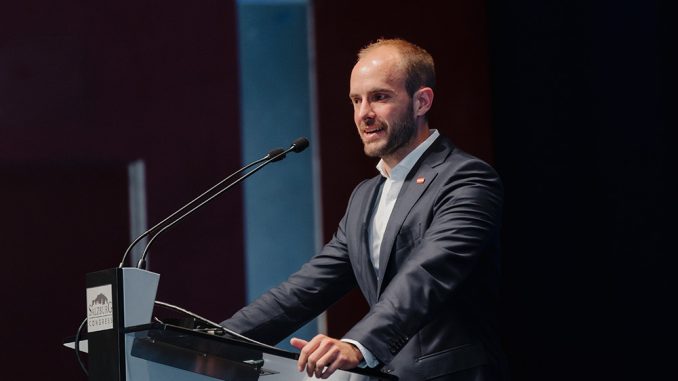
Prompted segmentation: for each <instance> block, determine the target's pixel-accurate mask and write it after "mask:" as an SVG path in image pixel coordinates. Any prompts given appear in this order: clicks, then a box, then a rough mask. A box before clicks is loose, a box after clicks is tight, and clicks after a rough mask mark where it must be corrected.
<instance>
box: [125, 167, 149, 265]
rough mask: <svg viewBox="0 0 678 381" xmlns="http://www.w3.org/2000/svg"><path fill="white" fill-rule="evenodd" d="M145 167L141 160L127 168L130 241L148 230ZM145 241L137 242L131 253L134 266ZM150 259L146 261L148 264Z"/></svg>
mask: <svg viewBox="0 0 678 381" xmlns="http://www.w3.org/2000/svg"><path fill="white" fill-rule="evenodd" d="M145 168H146V166H145V164H144V161H143V160H136V161H133V162H131V163H130V164H129V165H128V166H127V178H128V193H129V234H130V241H132V240H134V239H136V238H137V237H138V236H140V235H141V234H142V233H143V232H145V231H146V230H147V229H148V223H147V212H146V169H145ZM146 241H147V239H146V238H144V239H142V240H141V242H139V243H138V244H137V245H136V246H135V247H134V248H133V249H132V252H131V262H130V263H133V264H136V263H137V262H138V261H139V259H140V258H141V253H142V252H143V248H144V247H145V246H146ZM149 261H150V259H147V262H149Z"/></svg>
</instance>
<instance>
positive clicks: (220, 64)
mask: <svg viewBox="0 0 678 381" xmlns="http://www.w3.org/2000/svg"><path fill="white" fill-rule="evenodd" d="M234 3H235V2H234V1H232V0H227V1H222V0H218V1H217V0H206V1H199V2H185V1H182V2H179V1H169V2H167V1H148V0H141V1H139V0H134V1H132V0H125V1H115V2H91V1H59V2H54V1H46V0H45V1H26V2H15V3H11V4H10V5H6V4H3V5H2V9H0V168H3V172H2V176H3V178H2V179H1V181H2V182H3V184H5V185H3V186H2V187H0V201H1V202H2V203H3V204H5V205H6V207H5V208H4V212H3V213H2V215H3V218H2V222H0V231H2V232H3V233H2V234H3V239H2V240H0V245H1V246H0V255H1V256H2V258H3V262H4V263H5V264H6V266H4V267H3V272H4V273H5V275H3V278H4V279H3V289H5V290H4V292H8V293H11V294H12V298H9V299H7V298H4V299H5V300H3V303H5V302H6V304H4V305H3V309H2V311H3V312H2V326H3V327H5V328H7V329H10V330H12V331H14V332H15V333H13V334H12V335H13V336H11V337H8V336H6V335H5V334H3V339H4V340H5V341H6V342H7V343H8V345H6V346H4V349H3V356H4V361H3V364H5V363H13V367H12V368H16V369H17V371H18V372H19V371H20V372H25V371H26V370H27V369H31V371H33V372H35V373H33V374H31V378H36V379H38V378H53V375H54V374H55V373H54V372H55V371H57V370H58V371H59V374H60V377H59V378H60V379H61V378H63V379H74V378H76V376H75V375H77V372H79V370H77V366H76V363H75V359H74V357H72V353H70V352H69V351H67V350H65V349H63V348H61V347H60V338H64V337H66V336H70V335H72V334H73V333H74V330H75V328H76V327H77V325H78V324H79V321H80V320H82V318H83V317H84V311H85V307H84V304H83V303H84V276H85V273H86V272H88V271H92V270H98V269H102V268H105V267H113V266H116V265H117V264H118V262H119V260H120V257H121V256H122V253H123V251H124V249H125V247H126V245H127V243H128V242H129V237H128V235H129V232H128V231H129V227H128V222H127V213H128V212H127V199H126V192H127V185H126V165H127V163H128V162H130V161H133V160H136V159H143V160H144V161H145V163H146V174H147V192H148V193H147V199H148V214H149V215H148V220H149V223H150V224H153V223H155V222H158V221H159V220H160V219H162V218H163V217H165V216H166V215H168V214H169V213H171V212H172V211H173V210H174V209H176V208H177V207H178V206H180V205H181V204H183V203H184V202H186V201H188V200H190V199H191V198H192V197H194V196H196V195H197V194H199V193H200V192H201V191H202V190H204V189H206V188H207V187H209V186H210V185H212V184H213V183H215V182H217V181H218V180H219V179H220V178H222V177H224V176H225V175H226V174H227V173H228V172H230V171H232V170H234V169H235V168H236V167H237V166H238V165H239V162H240V150H239V142H240V138H239V132H238V131H239V116H238V110H239V104H238V96H237V93H238V70H237V55H236V53H237V49H236V34H235V25H236V23H235V5H234ZM85 200H86V201H87V202H85ZM240 203H241V195H240V191H239V190H235V191H234V192H232V193H230V194H229V195H227V196H226V197H224V198H222V199H220V200H219V201H217V204H218V205H216V206H215V207H213V208H211V209H209V210H203V211H201V212H199V214H197V215H195V216H192V217H189V219H188V220H186V221H185V222H184V223H183V224H182V225H181V226H178V227H177V228H175V229H173V230H171V231H168V232H167V233H166V234H165V235H164V236H163V237H161V238H159V239H158V242H157V244H156V246H154V250H153V255H152V258H151V270H153V271H156V272H159V273H161V274H162V276H161V282H160V290H159V299H160V300H164V301H167V302H170V303H174V304H178V305H181V306H184V307H186V308H188V309H191V310H193V311H195V312H197V313H200V314H203V315H205V316H206V317H210V318H212V319H214V320H220V319H221V318H223V317H226V316H229V315H230V313H232V312H233V311H235V309H236V308H237V307H239V306H241V305H242V304H243V303H244V280H243V243H242V228H241V220H242V211H241V207H240ZM10 206H11V208H9V207H10ZM38 206H40V208H38ZM8 208H9V209H8ZM92 215H94V217H92ZM75 232H82V233H83V234H84V237H83V238H80V239H78V238H77V237H75V236H74V233H75ZM70 240H72V245H70V247H69V245H68V243H69V242H70ZM22 242H25V245H23V244H22ZM39 274H49V276H38V275H39ZM213 290H219V292H218V293H217V292H215V291H213ZM224 290H227V292H228V297H227V298H219V299H218V300H215V295H217V294H220V295H221V294H223V291H224ZM4 295H6V294H4ZM29 299H33V300H35V299H38V301H36V302H34V303H37V304H36V305H39V306H40V307H41V310H43V311H45V312H46V313H44V314H41V315H36V314H33V313H31V314H27V313H26V311H22V308H23V307H24V306H25V304H15V303H14V302H15V301H17V300H29ZM55 315H56V316H55ZM44 330H49V332H50V336H43V334H42V332H44ZM18 341H22V342H28V343H31V344H32V345H34V346H35V349H37V350H38V356H39V360H38V359H36V358H35V357H31V356H27V353H26V352H25V351H22V350H17V348H16V347H15V346H14V344H16V343H17V342H18ZM22 349H23V348H22ZM64 356H67V357H64ZM38 361H39V363H40V367H35V365H34V364H36V363H38ZM62 370H63V372H64V373H61V372H62ZM69 372H70V373H69ZM18 374H23V375H25V373H17V374H16V375H17V377H9V378H14V379H18V378H21V377H18ZM3 375H4V376H7V375H8V374H7V373H6V370H3ZM83 378H84V377H83Z"/></svg>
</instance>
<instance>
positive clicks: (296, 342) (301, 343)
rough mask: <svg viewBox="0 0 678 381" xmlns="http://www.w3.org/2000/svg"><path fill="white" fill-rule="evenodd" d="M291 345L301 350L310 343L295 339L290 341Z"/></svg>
mask: <svg viewBox="0 0 678 381" xmlns="http://www.w3.org/2000/svg"><path fill="white" fill-rule="evenodd" d="M290 344H292V346H293V347H295V348H297V349H299V350H301V349H302V348H303V347H304V345H306V344H308V341H306V340H302V339H297V338H296V337H293V338H291V339H290Z"/></svg>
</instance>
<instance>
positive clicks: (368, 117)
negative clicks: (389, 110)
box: [356, 101, 374, 126]
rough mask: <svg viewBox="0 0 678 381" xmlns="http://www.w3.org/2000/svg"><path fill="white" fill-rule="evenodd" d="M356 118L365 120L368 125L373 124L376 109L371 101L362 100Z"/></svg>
mask: <svg viewBox="0 0 678 381" xmlns="http://www.w3.org/2000/svg"><path fill="white" fill-rule="evenodd" d="M356 119H357V120H356V121H357V122H364V123H365V124H367V125H368V126H369V125H371V124H372V122H373V121H374V110H372V105H371V104H370V102H367V101H363V102H360V105H359V106H358V107H357V108H356Z"/></svg>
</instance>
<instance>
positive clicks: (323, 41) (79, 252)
mask: <svg viewBox="0 0 678 381" xmlns="http://www.w3.org/2000/svg"><path fill="white" fill-rule="evenodd" d="M312 14H313V15H314V23H315V27H314V39H315V49H316V54H317V62H316V66H317V80H318V93H319V96H318V107H319V110H318V112H319V114H318V118H319V128H320V142H316V144H319V145H320V147H321V152H322V157H321V160H322V163H321V165H322V171H323V174H326V173H331V174H332V176H329V175H323V177H322V179H323V183H322V197H323V207H324V221H323V227H324V231H325V232H326V234H329V233H330V232H331V231H332V230H333V229H334V226H335V224H336V222H337V221H338V220H339V218H340V216H341V214H342V213H343V207H344V205H345V200H346V199H347V197H348V193H349V192H350V190H351V189H352V187H353V186H354V184H355V183H357V181H359V180H360V179H362V178H365V177H368V176H372V175H373V173H374V172H373V169H372V166H373V164H374V163H373V161H371V160H369V159H365V158H364V157H363V155H362V150H361V147H360V144H359V141H358V138H357V137H356V136H355V131H354V129H353V127H352V120H351V111H350V106H349V103H348V100H347V95H346V94H347V92H348V75H349V72H350V68H351V66H352V64H353V62H354V55H355V51H356V50H357V49H358V48H360V47H361V46H363V45H364V44H365V43H367V42H368V41H370V40H373V39H375V38H376V37H379V36H384V37H396V36H397V37H403V38H406V39H411V40H412V41H414V42H416V43H419V44H421V45H422V46H424V47H426V48H427V49H428V50H429V51H430V52H431V53H432V54H433V55H434V57H435V58H436V64H437V69H438V73H439V87H438V90H437V91H436V103H435V107H434V111H433V114H432V117H431V123H432V125H433V127H434V128H438V129H440V130H441V132H443V133H444V134H447V135H449V136H450V137H452V139H453V140H454V141H455V142H456V143H457V144H458V145H459V146H460V147H462V148H463V149H465V150H467V151H469V152H471V153H474V154H476V155H478V156H480V157H482V158H484V159H486V160H488V161H490V162H492V163H493V164H494V165H495V166H496V167H497V169H498V170H499V172H500V174H501V176H502V178H503V180H504V183H505V188H506V202H505V217H504V231H503V248H504V263H503V268H504V288H503V293H504V295H503V319H502V324H503V332H504V345H505V349H506V352H507V354H508V356H509V360H510V365H511V368H512V373H513V379H515V380H560V379H563V380H565V379H568V380H572V379H574V380H582V379H639V380H646V379H670V378H672V375H674V374H675V373H676V372H675V371H674V370H673V367H672V366H671V364H672V361H673V356H672V354H673V353H674V352H675V350H672V349H671V348H672V347H673V345H674V342H675V341H674V340H673V338H674V337H675V329H674V328H673V324H674V321H675V320H676V316H675V314H673V313H672V312H671V311H670V310H671V308H670V307H671V306H672V305H673V304H675V293H674V292H673V291H674V289H675V283H676V282H675V277H674V276H673V271H674V268H676V266H675V264H676V260H675V253H676V250H675V249H674V248H673V234H674V232H675V231H676V223H675V221H676V200H675V197H676V195H677V194H678V192H676V182H675V177H676V173H677V172H676V167H675V164H674V157H673V156H674V155H673V149H671V148H670V147H671V146H672V144H673V140H672V139H671V138H672V137H673V135H674V134H672V132H673V131H672V128H674V127H675V126H676V123H675V111H674V110H675V106H674V105H675V103H673V101H671V99H673V98H672V95H673V93H674V91H673V84H674V81H673V80H674V79H675V76H674V74H673V72H674V70H675V67H676V61H675V41H674V39H673V35H674V33H675V27H674V26H673V22H674V21H673V20H674V16H675V13H674V12H673V7H670V6H668V3H664V2H653V1H614V2H613V1H598V2H585V1H553V0H548V1H496V0H488V1H487V2H482V1H481V2H476V1H471V0H460V1H451V2H439V3H438V2H436V3H431V4H429V3H424V2H409V1H384V0H378V1H371V2H364V1H356V0H349V1H326V0H319V1H315V2H314V7H313V10H312ZM235 20H236V17H235V4H234V1H232V0H229V1H216V0H205V1H196V2H188V1H186V2H179V1H164V2H160V1H150V0H137V1H131V0H129V1H118V2H110V1H76V0H70V1H60V2H52V1H47V0H32V1H24V2H16V3H11V4H7V3H3V4H2V5H0V182H1V184H2V187H1V188H0V201H1V202H2V205H3V206H2V223H1V225H0V231H1V232H2V233H0V234H1V235H0V256H2V260H3V262H2V263H3V267H2V271H3V276H2V285H1V286H2V300H3V308H2V321H1V323H2V326H3V327H5V329H6V332H7V334H3V338H4V339H5V342H6V343H7V344H8V345H5V346H4V347H3V348H4V349H3V365H4V368H5V370H4V371H3V378H5V376H6V377H7V378H11V379H16V378H19V377H23V378H26V377H25V375H26V373H25V372H26V369H31V375H32V376H34V377H30V378H36V379H37V378H47V377H49V378H55V377H56V378H57V379H79V378H80V379H82V378H84V377H83V376H82V375H79V374H78V373H79V370H78V369H77V366H76V363H75V360H74V358H73V354H72V353H71V352H70V351H67V350H65V349H62V348H59V343H60V341H61V339H63V337H65V336H69V335H71V334H72V333H73V332H74V330H75V328H76V327H77V324H78V323H79V321H80V320H81V319H82V316H81V315H83V316H84V311H82V310H83V308H82V304H81V300H82V299H83V297H82V296H83V293H82V288H84V287H83V286H84V274H85V273H86V272H88V271H92V270H98V269H101V268H104V267H110V265H113V264H117V262H118V261H119V257H120V254H121V253H122V251H123V250H124V247H125V246H126V244H127V242H128V241H129V237H127V234H128V233H127V231H128V227H127V223H128V222H127V218H128V216H127V215H126V210H127V207H126V205H127V200H126V172H125V171H126V165H127V163H128V162H129V161H132V160H135V159H138V158H143V159H144V160H145V162H146V165H147V173H148V178H147V190H148V200H149V206H148V207H149V222H151V223H152V222H153V221H158V220H160V219H161V218H162V217H164V216H165V215H167V214H169V213H170V212H171V211H172V210H173V209H175V208H176V207H177V206H178V205H180V204H181V203H182V202H184V201H186V200H188V199H189V198H190V197H192V196H194V195H196V194H197V193H199V192H200V191H201V190H203V189H205V188H207V187H208V186H209V185H211V184H212V183H213V182H214V181H215V179H218V178H220V177H222V176H223V175H224V172H228V170H229V169H231V168H235V167H237V165H238V163H239V161H240V152H239V132H238V128H239V126H238V121H239V116H238V107H239V104H238V69H237V47H236V41H237V36H236V35H235V33H236V32H235V31H236V28H235ZM122 211H124V212H122ZM241 214H242V211H241V209H240V194H239V193H237V192H236V193H232V194H231V195H229V197H226V198H224V199H222V200H220V201H218V203H217V204H215V206H214V207H212V208H210V209H209V210H206V211H203V212H202V213H201V214H199V215H196V216H193V217H192V220H191V221H192V223H186V224H183V225H182V226H180V227H177V228H176V230H175V232H174V233H173V234H171V235H167V236H166V237H164V238H162V239H160V240H159V242H158V244H157V246H156V249H155V250H156V251H157V252H162V253H163V260H162V261H159V260H158V261H155V262H154V263H153V270H154V271H157V272H160V273H161V274H162V278H163V280H162V282H161V287H160V291H159V292H160V295H159V299H161V300H166V301H169V302H173V303H175V304H178V305H182V306H184V307H186V308H188V309H191V310H193V311H195V312H198V313H201V314H204V315H205V316H208V317H212V318H214V319H217V320H218V319H219V318H221V317H225V316H228V314H230V313H231V312H233V311H234V310H235V309H236V308H238V307H239V306H240V305H242V303H243V302H244V281H243V279H242V276H243V275H242V273H243V271H242V266H243V258H242V256H243V244H242V229H241V227H240V224H238V223H234V221H238V220H239V219H240V216H241ZM182 237H191V239H184V238H182ZM186 257H189V258H194V259H195V262H194V263H193V264H192V265H191V266H186V265H185V261H184V260H183V258H186ZM217 295H218V296H217ZM353 303H357V301H355V300H352V301H351V305H353ZM348 311H349V308H347V307H346V305H344V306H342V305H339V306H337V307H336V308H334V309H333V310H332V311H331V313H330V314H329V322H330V330H331V332H333V333H336V334H341V332H340V331H341V329H342V326H341V324H340V322H341V321H342V320H343V321H348V320H349V319H350V317H349V315H350V314H349V313H348ZM16 343H20V345H14V344H16ZM5 364H7V365H5ZM35 364H40V366H39V367H38V366H35ZM55 375H57V376H55ZM673 377H675V376H673Z"/></svg>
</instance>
